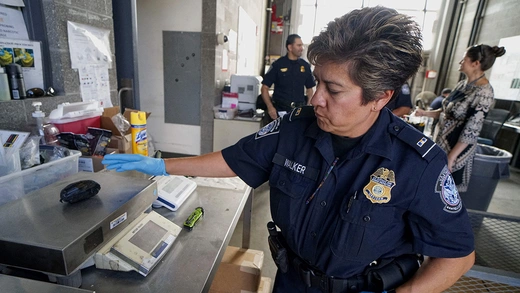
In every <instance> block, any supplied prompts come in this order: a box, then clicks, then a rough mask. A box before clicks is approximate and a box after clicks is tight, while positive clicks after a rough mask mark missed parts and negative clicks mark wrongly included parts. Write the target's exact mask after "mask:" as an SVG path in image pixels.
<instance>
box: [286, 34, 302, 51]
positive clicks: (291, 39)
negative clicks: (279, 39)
mask: <svg viewBox="0 0 520 293" xmlns="http://www.w3.org/2000/svg"><path fill="white" fill-rule="evenodd" d="M301 38H302V37H300V36H299V35H297V34H292V35H289V36H288V37H287V41H285V48H286V49H287V51H289V45H292V44H294V42H295V41H296V39H301Z"/></svg>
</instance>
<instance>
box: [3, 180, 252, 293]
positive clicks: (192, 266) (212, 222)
mask: <svg viewBox="0 0 520 293" xmlns="http://www.w3.org/2000/svg"><path fill="white" fill-rule="evenodd" d="M109 173H111V175H112V174H117V175H119V176H124V177H128V180H132V179H133V178H135V177H137V178H144V179H148V177H149V176H146V175H144V174H141V173H138V172H133V171H132V172H124V173H116V172H109ZM252 196H253V189H252V188H251V187H249V186H247V185H246V187H245V188H244V189H243V190H230V189H220V188H210V187H203V186H199V187H197V189H196V190H195V191H194V192H193V194H191V195H190V197H189V198H188V199H187V200H186V201H185V202H184V203H183V205H182V206H181V207H180V208H179V209H178V210H177V211H176V212H172V211H170V210H168V209H166V208H159V209H154V210H155V211H156V212H158V213H159V214H161V215H162V216H164V217H166V218H168V219H170V220H171V221H172V222H174V223H175V224H177V225H179V226H180V227H182V225H183V222H184V220H186V218H187V217H188V216H189V215H190V214H191V212H192V211H193V210H194V209H195V208H196V207H199V206H201V207H203V208H204V217H203V218H202V220H200V221H199V222H197V224H196V225H195V227H194V228H193V230H192V231H187V230H184V229H183V231H181V233H180V234H179V236H178V238H177V239H176V240H175V242H174V245H173V246H172V248H171V249H170V251H168V252H167V253H166V255H165V256H164V258H163V259H162V260H161V262H160V263H159V264H158V265H157V266H156V267H155V268H154V269H153V270H152V271H151V273H150V274H149V275H148V276H147V277H143V276H142V275H140V274H138V273H137V272H118V271H109V270H102V269H97V268H95V266H90V267H87V268H84V269H82V270H81V276H82V285H81V287H80V289H85V290H89V291H95V292H96V293H105V292H110V293H112V292H125V293H131V292H139V293H146V292H150V293H152V292H153V293H155V292H182V293H191V292H196V293H199V292H208V291H209V288H210V287H211V282H212V281H213V278H214V276H215V273H216V271H217V269H218V266H219V264H220V261H221V259H222V256H223V254H224V251H225V249H226V247H227V245H228V243H229V240H230V239H231V236H232V235H233V232H234V230H235V227H236V225H237V222H238V220H239V218H240V215H241V214H243V221H244V226H243V229H244V233H243V244H242V246H243V247H244V248H248V247H249V240H250V228H251V211H252ZM0 277H2V278H0V288H5V287H4V286H8V288H10V287H9V286H11V287H13V290H11V291H10V292H24V293H27V292H31V293H32V292H47V291H41V290H39V289H41V288H42V287H38V286H37V285H36V286H35V285H34V284H32V283H34V282H36V281H34V282H33V281H31V280H29V279H21V280H20V279H16V278H15V277H12V278H11V276H3V275H1V274H0ZM13 280H14V281H15V282H13ZM24 280H27V282H25V281H24ZM27 283H31V284H30V285H31V286H30V288H29V289H28V291H27V290H26V289H27V288H26V284H27ZM40 283H41V282H40ZM17 284H19V285H17ZM43 284H44V285H45V286H50V287H51V288H52V287H53V286H54V287H55V288H56V290H58V289H60V290H64V289H67V288H62V287H63V286H60V285H55V284H53V283H43ZM31 288H32V289H31ZM38 288H39V289H38ZM33 289H34V290H33ZM70 289H71V291H72V289H74V288H72V287H70ZM79 291H81V290H78V292H79ZM48 292H69V291H52V289H51V291H48Z"/></svg>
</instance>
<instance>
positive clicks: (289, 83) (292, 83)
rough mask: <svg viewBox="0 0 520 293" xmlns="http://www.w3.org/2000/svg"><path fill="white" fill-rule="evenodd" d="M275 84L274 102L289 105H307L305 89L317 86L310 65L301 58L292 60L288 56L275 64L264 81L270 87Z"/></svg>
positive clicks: (279, 59)
mask: <svg viewBox="0 0 520 293" xmlns="http://www.w3.org/2000/svg"><path fill="white" fill-rule="evenodd" d="M273 83H274V92H273V97H272V98H273V100H274V101H275V102H276V101H282V102H285V103H289V104H290V103H291V102H297V103H303V104H305V103H306V102H307V101H306V100H305V92H304V87H305V88H308V89H309V88H312V87H313V86H315V85H316V83H315V82H314V77H313V76H312V72H311V66H310V65H309V63H307V61H305V60H303V59H301V58H298V59H297V60H290V59H289V58H288V57H287V55H285V56H283V57H280V58H278V59H277V60H276V61H275V62H273V64H272V65H271V68H269V71H267V73H266V74H265V76H264V78H263V80H262V84H264V85H266V86H268V87H271V85H272V84H273Z"/></svg>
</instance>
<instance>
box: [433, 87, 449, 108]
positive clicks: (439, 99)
mask: <svg viewBox="0 0 520 293" xmlns="http://www.w3.org/2000/svg"><path fill="white" fill-rule="evenodd" d="M450 94H451V89H449V88H445V89H443V90H442V92H441V95H440V96H438V97H436V98H435V99H433V101H432V103H431V104H430V110H437V109H440V108H442V101H443V100H444V99H446V98H447V97H448V96H449V95H450Z"/></svg>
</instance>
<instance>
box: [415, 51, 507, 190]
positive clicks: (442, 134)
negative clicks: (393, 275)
mask: <svg viewBox="0 0 520 293" xmlns="http://www.w3.org/2000/svg"><path fill="white" fill-rule="evenodd" d="M505 52H506V50H505V49H504V47H497V46H493V47H491V46H488V45H483V44H482V45H475V46H472V47H469V48H468V49H467V50H466V52H465V53H464V57H463V59H462V60H461V61H460V62H459V64H460V66H459V71H460V72H462V73H464V74H465V75H466V79H464V80H462V81H460V82H459V83H458V84H457V86H456V87H455V89H454V90H453V92H452V93H451V94H450V95H449V96H448V98H446V99H444V101H443V102H442V108H441V109H438V110H433V111H424V110H421V109H418V110H417V111H416V116H427V117H433V118H436V119H439V122H438V123H437V126H436V128H435V132H434V135H433V139H434V140H435V142H436V143H437V144H438V145H439V146H440V147H441V148H442V149H444V151H446V154H447V155H448V168H449V169H450V171H451V172H452V175H453V179H454V180H455V184H457V189H458V191H459V192H465V191H466V190H467V188H468V183H469V179H470V175H471V169H472V167H473V157H474V156H475V152H476V150H477V138H478V136H479V134H480V130H481V129H482V124H483V122H484V118H485V117H486V115H487V113H488V111H489V109H490V107H491V106H492V104H493V96H494V94H493V87H492V86H491V84H490V83H489V80H488V79H487V78H486V75H485V73H484V72H485V71H486V70H488V69H489V68H491V66H493V64H494V63H495V59H496V58H497V57H500V56H502V55H504V54H505Z"/></svg>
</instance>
